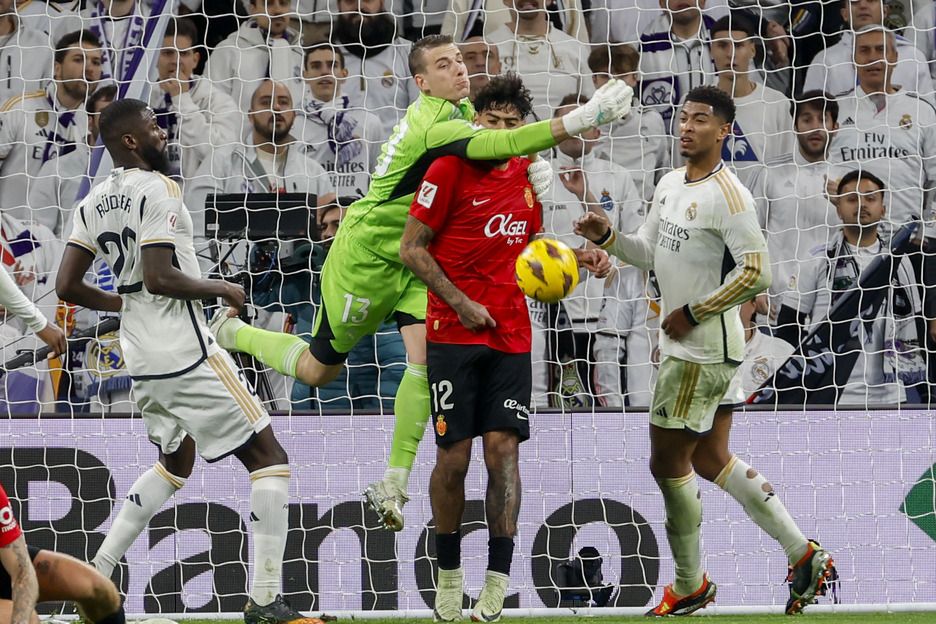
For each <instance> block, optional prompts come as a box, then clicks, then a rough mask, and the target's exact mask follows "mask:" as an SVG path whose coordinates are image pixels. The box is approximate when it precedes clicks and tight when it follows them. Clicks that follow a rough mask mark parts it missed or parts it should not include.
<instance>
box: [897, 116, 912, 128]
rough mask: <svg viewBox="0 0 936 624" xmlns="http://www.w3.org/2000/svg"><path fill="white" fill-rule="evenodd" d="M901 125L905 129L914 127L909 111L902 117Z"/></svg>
mask: <svg viewBox="0 0 936 624" xmlns="http://www.w3.org/2000/svg"><path fill="white" fill-rule="evenodd" d="M900 127H901V128H903V129H904V130H909V129H910V128H912V127H913V118H912V117H910V115H909V113H908V114H906V115H904V116H903V117H901V118H900Z"/></svg>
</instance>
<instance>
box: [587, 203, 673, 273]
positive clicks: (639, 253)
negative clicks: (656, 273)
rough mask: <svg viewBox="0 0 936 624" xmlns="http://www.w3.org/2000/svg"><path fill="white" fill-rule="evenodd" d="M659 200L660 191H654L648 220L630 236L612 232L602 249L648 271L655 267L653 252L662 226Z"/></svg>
mask: <svg viewBox="0 0 936 624" xmlns="http://www.w3.org/2000/svg"><path fill="white" fill-rule="evenodd" d="M658 188H659V187H658ZM658 201H659V194H658V191H654V193H653V201H652V202H651V204H650V214H648V215H647V220H646V221H645V222H644V224H643V225H641V226H640V228H638V230H637V232H635V233H634V234H631V235H629V236H624V235H621V234H619V233H617V232H612V234H611V238H609V239H608V240H607V241H606V242H605V243H604V244H602V245H601V247H602V249H606V250H607V251H608V253H610V254H611V255H614V256H617V257H618V258H620V259H621V260H623V261H624V262H627V263H628V264H633V265H634V266H635V267H638V268H641V269H644V270H647V271H649V270H651V269H653V253H654V248H655V247H656V241H657V234H658V231H659V228H660V206H659V204H658Z"/></svg>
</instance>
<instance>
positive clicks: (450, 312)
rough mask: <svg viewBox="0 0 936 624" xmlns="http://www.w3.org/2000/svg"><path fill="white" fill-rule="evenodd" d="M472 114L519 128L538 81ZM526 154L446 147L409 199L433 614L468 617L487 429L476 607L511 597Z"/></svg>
mask: <svg viewBox="0 0 936 624" xmlns="http://www.w3.org/2000/svg"><path fill="white" fill-rule="evenodd" d="M475 107H476V108H477V110H478V113H477V115H476V117H475V123H477V124H479V125H481V126H483V127H485V128H491V129H503V128H518V127H520V126H522V125H523V120H524V119H525V118H526V117H527V116H528V115H529V114H530V111H531V110H532V109H533V104H532V101H531V98H530V93H529V91H527V89H526V88H525V87H524V86H523V82H522V81H521V80H520V79H519V78H518V77H517V76H516V75H514V74H507V75H505V76H497V77H496V78H492V79H491V81H490V82H489V83H488V84H487V85H486V86H485V87H484V88H483V89H482V90H481V91H480V92H478V94H477V95H476V97H475ZM529 165H530V161H529V160H527V159H525V158H517V157H514V158H511V159H509V160H507V161H501V162H475V161H470V160H465V159H462V158H459V157H458V156H443V157H442V158H439V159H437V160H436V161H435V162H433V163H432V165H431V166H430V167H429V170H428V171H427V172H426V176H425V178H423V181H422V184H421V185H420V187H419V191H418V192H417V193H416V196H415V198H414V200H413V203H412V206H411V207H410V216H409V219H408V220H407V222H406V229H405V230H404V231H403V239H402V240H401V241H400V258H401V259H402V260H403V264H405V265H406V266H407V267H409V269H410V270H411V271H412V272H413V274H414V275H415V276H416V277H418V278H419V279H420V280H422V281H423V283H425V284H426V285H427V286H428V287H429V307H428V309H427V311H426V322H427V325H428V327H427V329H426V334H427V339H428V345H427V350H428V360H429V371H428V372H429V386H430V388H431V390H432V399H433V400H432V412H431V414H432V419H433V421H434V422H435V435H436V444H437V446H438V449H437V452H436V465H435V468H434V469H433V471H432V479H431V481H430V483H429V498H430V501H431V502H432V515H433V518H434V520H435V528H436V553H437V556H438V559H439V579H438V584H437V590H436V600H435V610H434V612H433V617H434V618H435V620H436V621H437V622H438V621H442V622H453V621H455V620H458V619H461V606H462V591H463V590H462V585H463V583H462V581H463V574H462V568H461V535H460V531H459V527H460V526H461V518H462V512H463V511H464V508H465V475H466V473H467V472H468V464H469V462H470V461H471V444H472V439H473V438H475V437H476V436H481V439H482V442H483V444H484V463H485V465H486V466H487V471H488V482H487V496H486V497H485V512H486V515H487V519H488V531H489V532H490V539H489V541H488V567H487V574H486V575H485V579H484V588H483V589H482V590H481V595H480V596H479V597H478V602H477V604H476V605H475V608H474V611H473V612H472V614H471V618H472V619H473V620H475V621H484V622H496V621H497V620H498V619H500V613H501V610H502V609H503V606H504V596H505V595H506V592H507V585H508V582H509V577H510V563H511V559H512V558H513V549H514V542H513V539H514V536H515V535H516V533H517V517H518V514H519V512H520V469H519V466H520V463H519V444H520V442H523V441H524V440H526V439H528V438H529V437H530V412H529V408H528V406H529V404H530V393H531V390H532V385H531V384H532V379H531V375H532V363H531V362H530V347H531V333H530V332H531V330H530V315H529V312H528V311H527V307H526V299H525V297H524V296H523V293H522V292H521V291H520V289H519V288H518V287H517V282H516V279H515V277H514V265H515V263H516V260H517V256H519V255H520V252H522V251H523V248H524V247H525V246H526V245H527V243H528V242H529V241H530V240H531V239H532V238H533V236H534V235H535V234H536V233H537V232H539V231H540V229H541V227H542V222H543V215H542V206H541V205H540V204H539V202H538V201H537V200H536V198H535V196H534V194H533V189H532V187H531V186H530V185H529V184H528V183H527V175H526V170H527V167H528V166H529ZM576 253H577V255H578V256H579V259H580V263H581V264H583V265H584V266H586V267H588V268H591V269H593V270H596V271H599V272H605V273H606V272H607V270H610V268H611V264H610V262H608V260H607V255H605V253H604V252H599V251H597V250H589V251H585V250H576Z"/></svg>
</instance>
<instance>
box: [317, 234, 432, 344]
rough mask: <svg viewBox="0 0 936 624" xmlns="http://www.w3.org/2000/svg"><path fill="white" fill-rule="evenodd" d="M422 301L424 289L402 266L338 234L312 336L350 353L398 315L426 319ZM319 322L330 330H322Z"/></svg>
mask: <svg viewBox="0 0 936 624" xmlns="http://www.w3.org/2000/svg"><path fill="white" fill-rule="evenodd" d="M426 298H427V294H426V285H425V284H423V283H422V282H421V281H420V280H419V279H418V278H417V277H416V276H415V275H413V272H412V271H410V270H409V269H408V268H406V267H405V266H404V265H403V264H402V263H398V262H389V261H387V260H386V259H385V258H381V257H380V256H378V255H377V254H375V253H373V252H372V251H370V250H368V249H365V248H364V247H363V246H361V245H360V244H359V243H357V242H356V241H355V240H353V239H352V238H351V237H350V236H338V237H336V238H335V241H334V242H333V243H332V246H331V249H330V250H329V251H328V257H327V258H326V259H325V266H324V267H322V306H321V307H320V308H319V313H318V314H316V315H315V325H314V326H313V328H312V336H313V338H318V337H319V335H320V334H321V336H322V337H325V336H328V338H329V339H330V343H331V346H332V348H333V349H334V350H335V351H337V352H338V353H348V352H349V351H351V349H353V348H354V345H356V344H357V343H358V341H360V340H361V338H363V337H365V336H370V335H372V334H375V333H377V330H378V329H379V328H380V326H381V325H383V324H384V322H385V321H387V320H389V319H391V318H392V317H393V316H394V315H395V314H397V313H403V314H408V315H410V316H412V317H414V318H416V319H419V320H422V321H424V320H425V319H426ZM323 309H324V312H325V314H324V315H323V314H322V310H323ZM323 318H327V322H328V329H330V330H331V331H330V332H328V331H327V329H326V328H323V327H322V320H323ZM323 330H324V331H323Z"/></svg>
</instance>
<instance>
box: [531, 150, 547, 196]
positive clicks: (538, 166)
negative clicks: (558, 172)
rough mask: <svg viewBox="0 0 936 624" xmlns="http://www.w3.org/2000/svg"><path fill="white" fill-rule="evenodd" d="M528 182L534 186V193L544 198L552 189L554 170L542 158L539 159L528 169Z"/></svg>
mask: <svg viewBox="0 0 936 624" xmlns="http://www.w3.org/2000/svg"><path fill="white" fill-rule="evenodd" d="M527 180H529V181H530V184H531V185H532V186H533V192H534V193H536V197H537V198H540V199H542V197H543V196H544V195H545V194H546V193H548V192H549V189H551V188H552V181H553V170H552V167H550V166H549V163H548V162H546V161H545V160H543V159H542V158H537V159H536V160H534V161H533V162H531V163H530V166H529V167H527Z"/></svg>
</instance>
